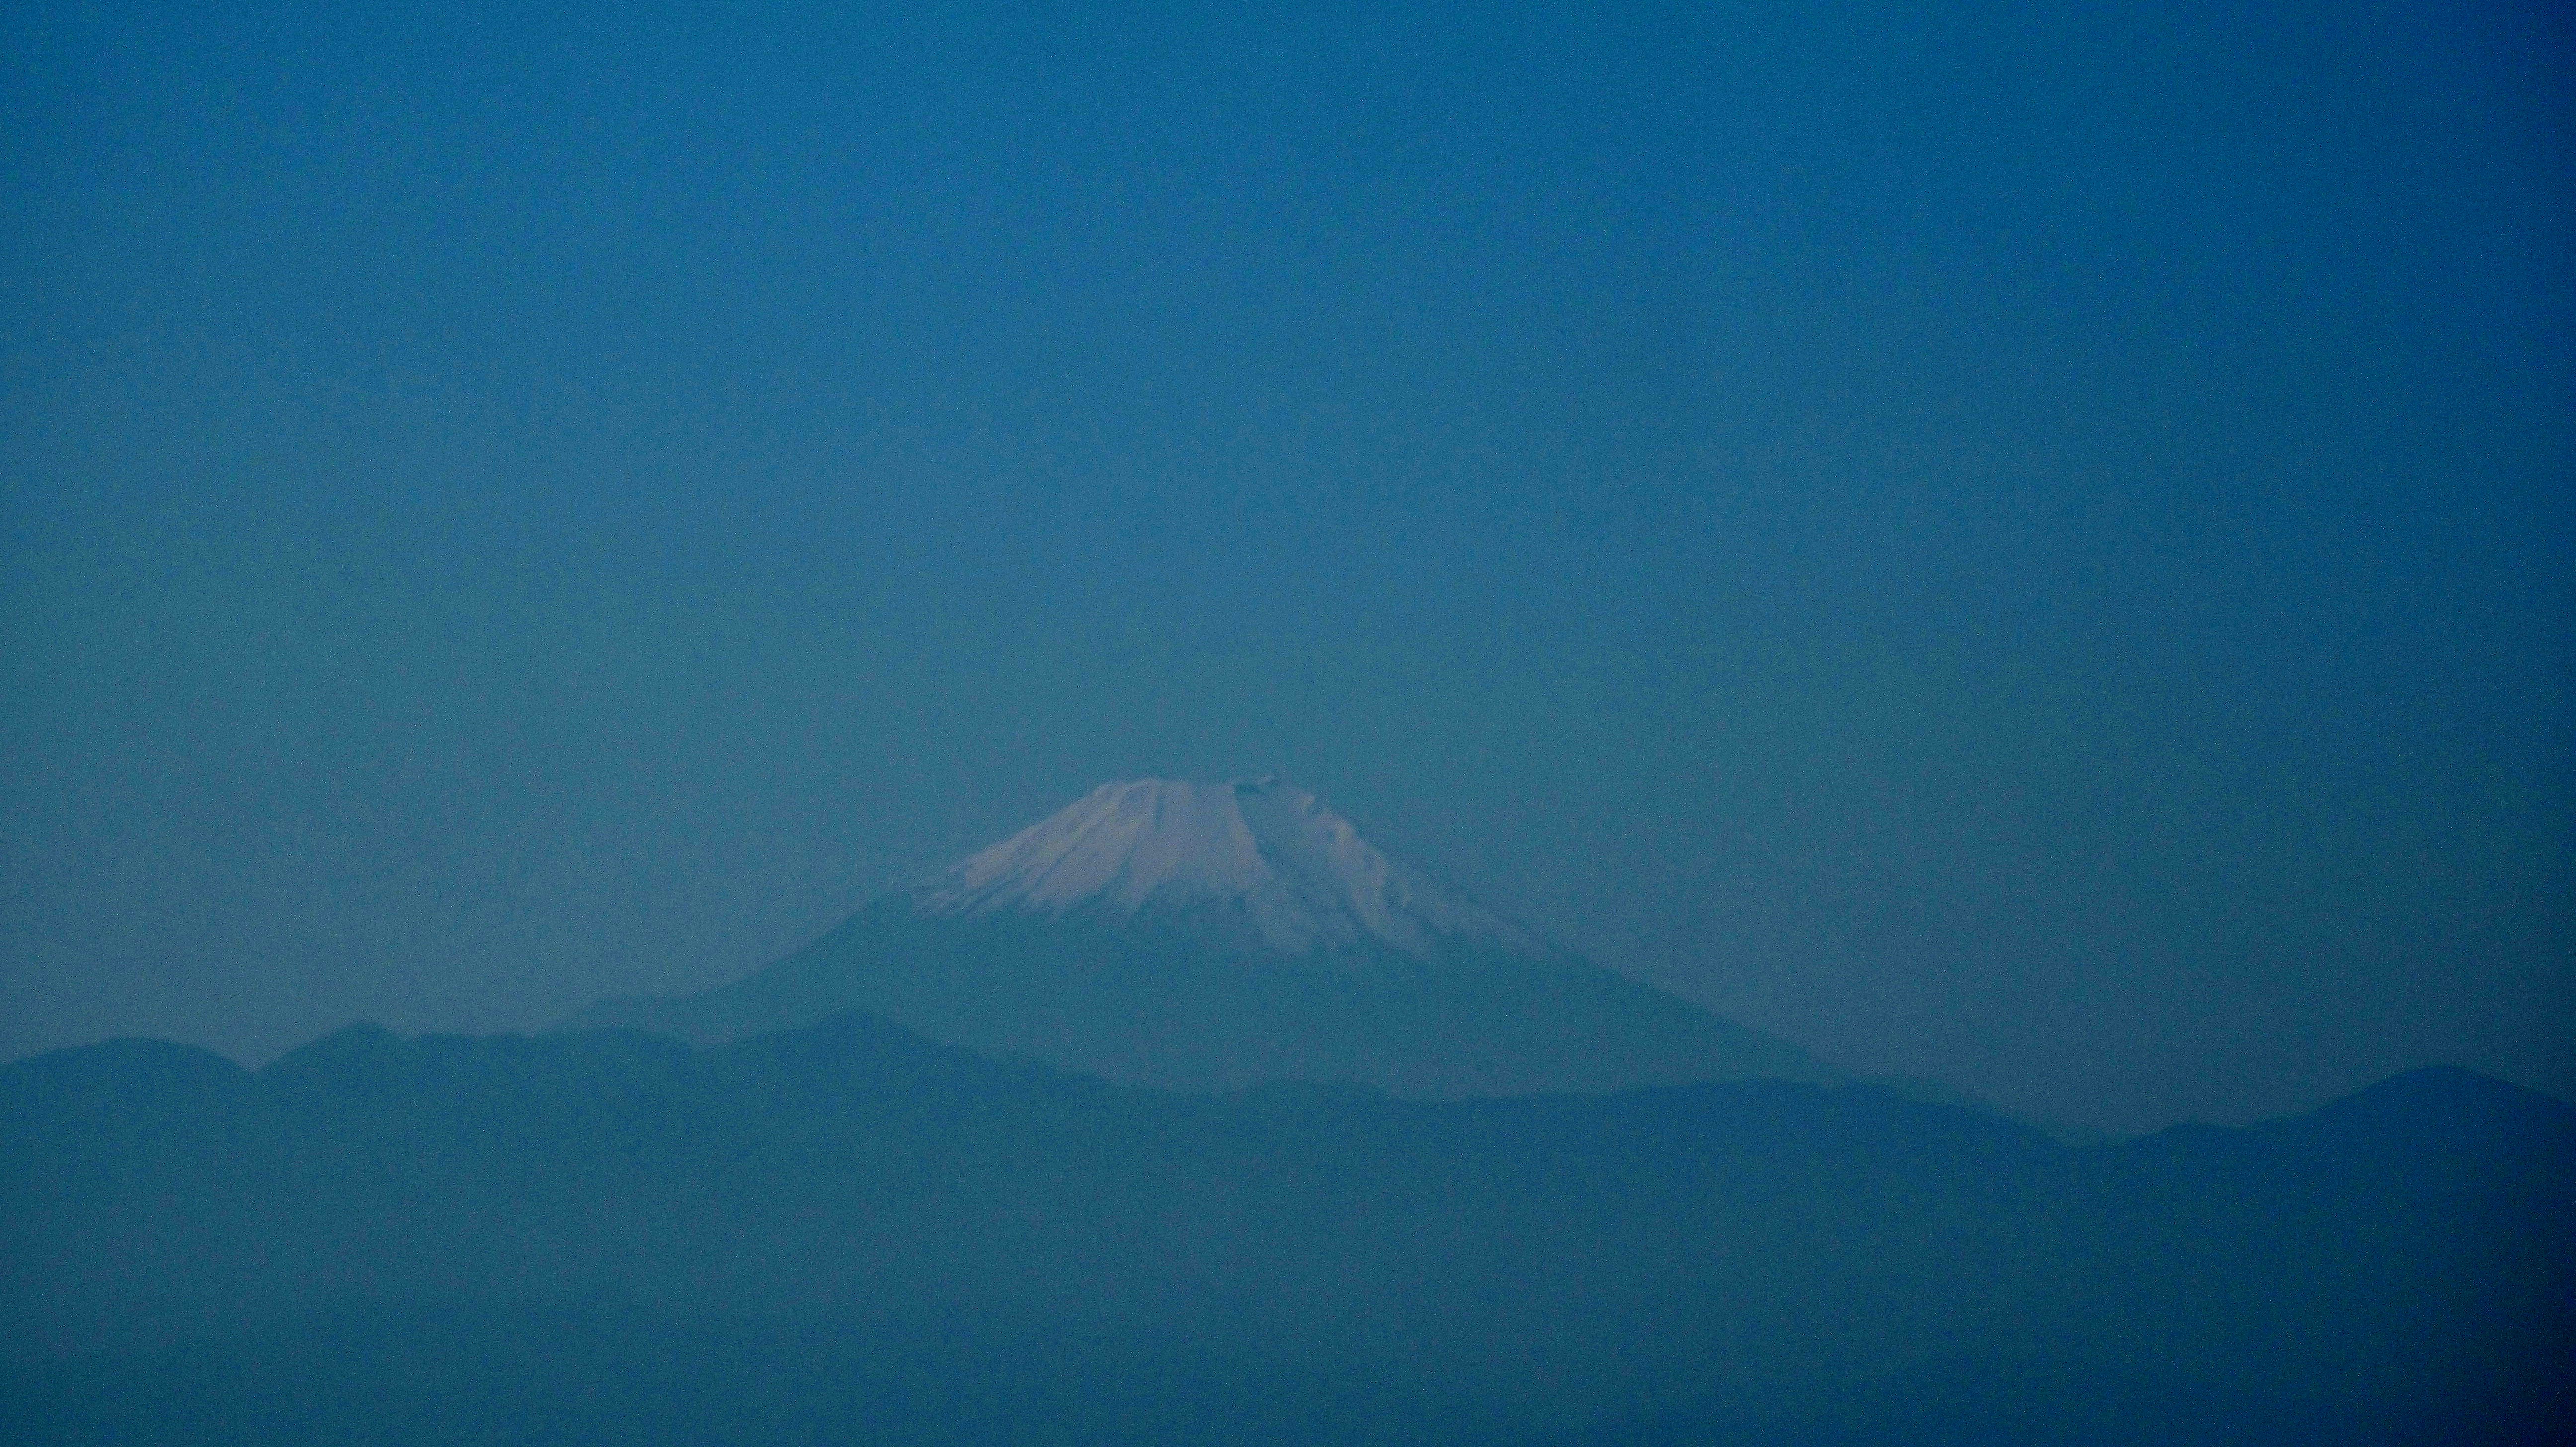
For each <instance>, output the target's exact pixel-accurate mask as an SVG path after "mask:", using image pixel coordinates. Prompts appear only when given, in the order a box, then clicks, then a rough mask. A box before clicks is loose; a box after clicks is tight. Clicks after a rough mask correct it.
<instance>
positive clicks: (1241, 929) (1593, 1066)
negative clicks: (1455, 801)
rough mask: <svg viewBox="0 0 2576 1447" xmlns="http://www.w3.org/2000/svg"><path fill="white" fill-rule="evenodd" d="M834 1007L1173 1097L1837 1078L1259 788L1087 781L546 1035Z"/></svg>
mask: <svg viewBox="0 0 2576 1447" xmlns="http://www.w3.org/2000/svg"><path fill="white" fill-rule="evenodd" d="M852 1008H863V1009H867V1010H870V1011H873V1012H876V1013H878V1014H881V1015H883V1016H885V1017H887V1018H889V1019H892V1020H894V1021H897V1022H898V1023H901V1024H903V1025H905V1026H907V1027H909V1028H910V1029H913V1030H916V1031H918V1032H920V1033H921V1034H923V1035H925V1036H928V1037H930V1038H931V1039H934V1040H938V1041H942V1042H945V1043H949V1044H955V1045H961V1046H965V1047H968V1048H970V1049H974V1050H978V1051H981V1052H983V1053H985V1054H989V1055H997V1056H1017V1057H1023V1058H1027V1059H1032V1060H1037V1061H1042V1062H1045V1063H1047V1064H1050V1065H1055V1066H1059V1067H1062V1068H1065V1069H1070V1070H1077V1071H1082V1072H1085V1073H1088V1074H1095V1075H1100V1076H1103V1077H1106V1078H1108V1079H1110V1080H1113V1081H1119V1082H1123V1083H1128V1084H1138V1085H1152V1086H1162V1087H1168V1088H1176V1089H1217V1088H1236V1087H1242V1086H1247V1085H1253V1084H1258V1083H1261V1082H1264V1081H1279V1080H1305V1081H1328V1082H1345V1083H1352V1084H1362V1085H1368V1086H1373V1087H1377V1088H1380V1089H1384V1090H1388V1091H1392V1092H1395V1093H1398V1094H1403V1095H1414V1096H1432V1097H1438V1096H1475V1095H1513V1094H1523V1093H1529V1092H1536V1091H1554V1090H1580V1091H1600V1090H1616V1089H1623V1088H1628V1087H1633V1086H1641V1085H1659V1084H1678V1083H1682V1082H1687V1081H1700V1080H1731V1079H1744V1078H1750V1077H1771V1078H1783V1079H1796V1080H1810V1081H1821V1080H1827V1079H1832V1078H1834V1077H1835V1072H1834V1071H1832V1070H1831V1069H1829V1068H1828V1067H1826V1066H1825V1065H1823V1064H1821V1063H1820V1062H1818V1061H1816V1060H1815V1059H1813V1058H1812V1057H1810V1056H1808V1055H1807V1054H1806V1053H1805V1052H1803V1051H1801V1050H1799V1049H1798V1048H1797V1047H1795V1046H1793V1045H1790V1044H1788V1043H1787V1042H1785V1041H1781V1040H1778V1039H1775V1038H1772V1037H1770V1036H1767V1035H1764V1034H1761V1033H1760V1032H1757V1031H1754V1030H1751V1029H1748V1028H1746V1027H1744V1026H1741V1025H1737V1024H1735V1023H1733V1022H1730V1021H1727V1020H1724V1019H1721V1018H1719V1017H1717V1016H1715V1015H1712V1014H1710V1013H1708V1012H1707V1011H1705V1010H1702V1009H1699V1008H1698V1007H1696V1006H1694V1005H1691V1004H1689V1003H1687V1002H1685V1001H1683V1000H1680V999H1678V998H1675V997H1674V996H1672V995H1669V994H1666V993H1664V992H1662V991H1660V990H1656V989H1653V988H1651V987H1649V986H1647V985H1644V984H1641V983H1639V982H1637V981H1634V980H1631V979H1629V978H1627V977H1625V976H1622V975H1619V974H1617V973H1614V972H1612V971H1610V970H1607V969H1604V968H1602V967H1601V966H1599V965H1596V964H1594V963H1592V962H1591V961H1589V960H1586V959H1584V958H1582V957H1581V956H1580V955H1578V954H1576V953H1575V952H1573V951H1571V950H1568V949H1565V948H1562V947H1560V946H1557V945H1555V944H1552V943H1550V942H1549V941H1548V940H1546V939H1545V938H1543V937H1542V936H1541V935H1540V934H1539V933H1538V932H1536V931H1534V930H1532V929H1530V928H1528V927H1526V926H1524V925H1522V924H1519V923H1517V922H1515V921H1513V920H1511V919H1509V918H1508V917H1506V916H1505V915H1504V914H1502V913H1501V912H1500V911H1497V910H1494V909H1491V908H1488V907H1486V906H1485V905H1482V904H1480V903H1478V902H1476V901H1475V900H1472V899H1470V898H1468V897H1467V896H1466V895H1465V894H1463V893H1461V892H1460V891H1458V890H1455V889H1452V888H1450V887H1448V886H1446V885H1444V884H1442V883H1440V882H1439V881H1437V880H1436V879H1434V878H1433V877H1431V876H1430V875H1429V874H1428V873H1427V872H1425V871H1423V870H1420V869H1417V868H1414V867H1413V866H1410V865H1408V864H1404V863H1401V862H1399V861H1397V860H1394V859H1392V858H1390V857H1388V856H1387V855H1386V854H1385V853H1384V852H1383V851H1381V850H1379V849H1378V848H1377V847H1376V846H1374V845H1372V844H1371V843H1369V841H1368V840H1366V839H1364V838H1362V837H1361V836H1360V834H1359V832H1358V831H1357V830H1356V829H1354V828H1353V827H1352V825H1351V823H1350V821H1349V820H1347V819H1345V818H1343V817H1342V816H1341V815H1339V814H1336V813H1334V812H1333V811H1332V810H1331V809H1329V808H1327V807H1325V806H1324V804H1323V803H1322V802H1321V801H1319V800H1318V799H1316V797H1315V796H1314V795H1312V794H1310V793H1307V792H1305V791H1304V790H1301V789H1297V788H1295V787H1293V786H1290V785H1288V784H1284V783H1282V782H1280V781H1279V780H1277V779H1270V778H1264V779H1253V780H1244V781H1238V782H1235V783H1230V784H1220V785H1206V784H1193V783H1187V782H1180V781H1174V780H1164V779H1147V780H1136V781H1130V782H1124V783H1114V784H1105V785H1102V786H1101V787H1100V788H1098V789H1095V790H1093V791H1092V792H1091V793H1089V794H1088V795H1085V796H1084V797H1083V798H1081V799H1079V800H1077V801H1075V802H1074V803H1072V804H1071V805H1068V806H1067V807H1066V808H1064V809H1063V810H1061V811H1059V812H1058V813H1056V814H1054V815H1052V816H1050V817H1048V818H1046V819H1043V820H1040V821H1039V822H1037V823H1035V824H1032V825H1030V826H1029V827H1028V828H1026V829H1023V830H1021V831H1020V832H1019V833H1017V834H1014V835H1012V836H1011V837H1010V838H1008V839H1005V840H1002V841H1001V842H999V843H997V844H995V845H993V846H992V847H990V848H988V849H985V850H983V851H982V852H980V853H978V854H975V855H974V856H972V857H970V858H968V859H966V860H964V861H962V862H960V863H958V864H956V865H955V866H953V867H951V868H950V869H948V870H947V871H946V872H945V873H943V874H941V875H940V876H938V877H937V878H936V879H934V880H932V881H930V882H929V883H927V884H924V885H922V886H921V887H919V888H916V889H912V890H908V891H904V892H902V893H899V894H896V895H892V896H889V897H887V898H885V899H881V900H879V901H877V902H876V903H874V904H872V905H870V906H869V907H867V908H866V909H863V910H861V911H860V912H859V913H858V914H856V915H854V916H852V917H851V918H850V919H849V920H847V921H845V922H844V923H843V924H841V925H840V926H839V927H838V928H836V929H834V930H833V931H831V932H830V933H829V934H827V935H825V936H824V937H823V938H822V939H820V940H818V941H816V942H815V943H813V944H812V945H810V946H808V947H806V948H805V949H803V950H800V951H798V952H797V953H795V954H794V955H791V956H789V957H788V958H786V959H784V960H781V961H779V962H777V963H776V964H774V965H771V966H769V967H768V968H766V969H763V970H760V971H758V972H756V973H755V974H753V975H751V976H749V977H747V978H744V979H742V980H738V981H735V982H733V983H731V984H728V985H725V986H722V987H719V988H717V989H714V990H709V991H705V992H702V993H698V994H692V995H682V996H669V997H658V998H644V999H626V1000H617V1001H611V1002H609V1003H607V1004H605V1005H602V1006H600V1007H598V1008H596V1009H593V1010H590V1011H588V1012H585V1013H584V1014H583V1015H581V1016H579V1017H577V1018H576V1019H575V1020H573V1021H571V1022H569V1024H571V1025H572V1026H574V1027H577V1028H591V1027H601V1026H627V1027H633V1028H639V1029H646V1030H651V1031H655V1032H658V1033H664V1034H671V1035H676V1036H679V1037H681V1038H683V1039H686V1040H690V1041H693V1042H696V1043H700V1044H713V1043H718V1042H722V1041H728V1040H738V1039H744V1038H747V1037H750V1036H754V1035H759V1034H764V1033H767V1032H770V1031H774V1030H782V1029H789V1028H793V1027H797V1026H801V1025H807V1024H812V1023H814V1022H816V1021H819V1020H823V1019H827V1018H829V1017H831V1016H832V1015H834V1014H836V1013H838V1012H840V1011H843V1010H847V1009H852Z"/></svg>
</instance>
